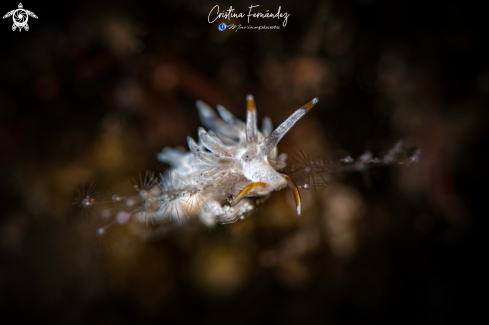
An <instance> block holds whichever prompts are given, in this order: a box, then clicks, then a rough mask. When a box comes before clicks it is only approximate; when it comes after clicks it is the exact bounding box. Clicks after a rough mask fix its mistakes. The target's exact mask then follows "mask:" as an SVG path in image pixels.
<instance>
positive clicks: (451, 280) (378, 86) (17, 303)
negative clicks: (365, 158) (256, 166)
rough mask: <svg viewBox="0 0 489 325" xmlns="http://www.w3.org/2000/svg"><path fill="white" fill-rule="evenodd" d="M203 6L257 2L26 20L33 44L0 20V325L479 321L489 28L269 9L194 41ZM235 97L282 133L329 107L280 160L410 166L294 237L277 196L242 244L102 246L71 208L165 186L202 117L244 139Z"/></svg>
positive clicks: (311, 218) (221, 235)
mask: <svg viewBox="0 0 489 325" xmlns="http://www.w3.org/2000/svg"><path fill="white" fill-rule="evenodd" d="M216 4H218V5H219V6H220V8H221V11H223V10H226V9H228V7H229V5H232V6H233V8H235V12H244V13H246V12H247V7H248V6H249V5H251V4H253V5H256V4H258V3H257V2H236V1H228V2H226V3H219V2H209V1H202V2H199V1H154V2H144V1H129V0H128V1H104V2H101V1H98V2H97V1H84V2H80V3H74V2H64V3H61V2H60V3H54V2H51V3H50V2H49V1H35V2H34V1H30V2H23V5H24V9H28V10H31V11H33V12H34V13H35V14H36V15H37V16H38V17H39V19H34V18H30V19H29V26H30V30H29V31H28V32H25V31H22V32H21V33H19V32H18V31H15V32H12V30H11V26H12V19H11V18H8V19H4V20H2V21H1V25H0V37H1V40H2V45H1V54H0V55H1V57H0V168H1V171H0V183H1V186H0V191H1V198H2V199H1V201H2V209H1V219H0V258H1V260H0V306H1V307H0V316H1V318H2V323H5V321H6V323H9V324H10V323H16V324H18V323H19V322H23V321H28V322H30V323H32V322H41V321H47V322H49V323H80V324H86V323H104V324H105V323H107V322H110V323H149V322H152V323H155V322H159V323H165V322H172V323H173V322H180V323H186V322H189V321H193V322H198V323H200V324H210V323H213V324H214V323H218V322H228V323H233V324H234V323H243V324H244V323H250V322H255V323H267V324H269V323H290V324H298V323H308V324H309V323H312V324H319V323H321V324H323V323H326V324H358V323H360V322H365V321H368V322H377V323H379V322H381V323H390V324H392V323H395V324H399V323H402V324H404V323H410V324H412V323H423V324H428V323H429V324H446V323H460V322H464V323H466V322H472V321H473V320H475V319H476V316H477V315H478V314H479V313H480V312H481V311H482V310H483V308H484V306H485V304H484V305H483V302H485V301H486V300H487V299H486V298H485V291H484V290H483V286H482V283H483V280H482V273H483V270H482V261H483V260H484V259H485V257H486V254H485V253H484V251H483V249H482V248H483V247H482V240H481V239H480V238H481V237H482V234H483V232H484V231H485V230H484V228H483V227H482V224H481V219H482V216H483V215H486V214H487V212H485V208H486V205H485V204H483V200H482V199H486V195H485V194H486V193H487V190H486V184H487V183H486V182H485V181H486V180H487V174H486V168H487V167H486V166H487V163H488V162H489V160H488V156H487V150H486V149H483V148H482V140H483V138H484V137H485V135H486V132H485V131H486V130H485V129H486V126H487V123H486V118H487V109H486V105H487V101H488V99H489V61H488V56H487V52H486V51H485V50H484V48H483V46H484V45H485V43H486V38H487V37H486V35H487V30H488V28H487V26H486V18H485V16H486V14H485V11H484V10H482V8H477V7H473V6H470V5H468V4H465V2H461V1H445V2H440V3H439V4H434V3H427V2H425V1H380V0H379V1H376V0H363V1H360V0H359V1H310V2H306V1H281V2H280V3H279V2H278V1H270V2H266V3H261V2H260V3H259V4H260V7H259V9H260V10H261V11H265V10H267V9H269V10H270V12H274V11H276V10H277V8H278V6H279V5H281V6H282V12H284V11H286V12H288V13H289V14H290V17H289V19H288V24H287V26H286V27H281V29H280V30H270V31H266V30H262V31H256V30H241V31H238V32H233V31H230V30H226V31H223V32H220V31H218V28H217V26H218V24H219V23H220V22H221V20H217V21H216V22H215V23H213V24H209V23H208V22H207V15H208V13H209V11H210V9H211V8H212V7H213V6H214V5H216ZM17 5H18V3H17V2H13V1H11V2H8V1H4V2H2V4H1V6H0V7H1V8H0V9H1V10H0V11H2V12H3V13H2V15H3V14H5V13H6V12H8V11H10V10H12V9H15V8H17ZM257 10H258V9H257V8H255V11H257ZM225 22H226V23H227V24H229V23H231V22H228V21H225ZM233 23H241V24H243V25H244V24H246V20H242V21H240V22H235V21H233ZM281 23H282V20H274V19H264V20H258V19H254V20H253V21H251V24H252V25H265V24H266V25H281ZM248 93H252V94H253V95H254V96H255V100H256V103H257V108H258V114H259V118H260V119H261V118H262V117H263V116H265V115H268V116H270V117H271V118H272V121H273V122H274V125H278V123H280V122H281V121H283V120H284V119H285V118H286V117H287V116H288V115H289V114H291V113H292V112H293V111H294V110H295V109H296V108H298V107H299V106H300V105H301V104H302V103H304V102H305V101H307V100H309V99H311V98H312V97H316V96H317V97H319V98H320V102H319V104H318V105H317V106H316V107H315V108H314V109H313V110H312V111H311V112H310V113H309V114H308V115H307V116H306V117H304V118H303V120H301V121H300V122H299V123H298V124H297V125H296V126H295V127H294V128H293V129H292V131H291V132H290V133H289V134H288V135H287V136H286V137H285V138H284V139H283V141H282V142H281V143H280V145H279V149H280V150H281V151H285V152H288V153H289V154H290V157H291V158H290V159H291V161H293V160H294V157H297V155H296V154H297V152H300V151H302V152H305V153H306V155H307V156H308V157H310V158H311V157H319V156H321V157H323V158H324V159H326V160H328V159H337V158H341V157H344V156H346V155H351V156H353V157H357V156H359V155H360V154H362V153H363V152H364V151H366V150H370V151H372V152H373V153H374V154H376V155H377V154H379V155H381V154H382V152H385V150H387V149H388V148H389V147H390V146H392V145H393V144H394V143H395V142H396V141H397V140H398V139H406V140H409V141H411V142H413V143H415V144H416V145H417V146H418V147H420V148H421V152H422V154H421V160H420V163H419V164H416V165H412V166H409V167H406V166H391V167H385V168H377V169H372V170H370V171H368V172H364V173H353V174H349V175H346V176H344V177H341V178H340V177H336V175H331V181H330V182H329V186H327V187H320V188H317V189H316V190H313V191H304V192H303V198H304V210H303V214H304V215H303V216H302V217H301V218H297V217H296V216H295V215H294V207H293V202H292V197H291V195H290V193H287V192H286V191H282V192H279V193H274V195H273V196H272V198H271V199H270V200H269V202H267V204H266V205H264V207H263V208H261V209H259V210H258V211H257V212H256V213H255V214H253V215H252V216H250V217H249V218H248V219H246V220H244V221H240V222H238V223H236V224H233V225H224V226H216V227H214V228H211V229H208V228H206V227H205V226H203V225H200V224H199V223H198V222H188V223H186V224H183V225H177V226H166V227H163V228H161V229H162V230H159V228H158V227H149V228H146V227H145V226H141V225H137V224H131V225H127V226H124V227H122V226H119V227H114V228H113V229H111V231H110V233H108V234H107V236H104V237H103V238H100V237H97V235H96V229H97V227H98V226H97V224H98V222H99V220H98V217H97V214H96V210H89V211H85V210H83V211H82V210H80V209H79V208H78V205H79V203H80V200H79V198H80V197H82V198H83V197H84V195H86V194H87V188H88V187H89V186H90V184H92V183H95V184H96V190H94V191H93V192H92V193H88V194H90V195H92V196H93V197H95V199H96V201H97V200H102V199H101V198H102V197H104V196H107V195H110V194H111V193H114V192H117V188H118V186H119V184H121V183H124V182H127V181H128V180H130V179H131V177H134V178H136V179H137V178H138V175H139V173H144V171H145V170H152V171H156V172H161V171H163V170H164V169H165V168H166V166H165V165H164V164H162V163H160V162H158V161H157V160H156V154H157V153H158V152H159V151H160V150H161V149H162V148H163V147H165V146H186V140H185V139H186V136H187V135H191V136H193V137H194V138H195V136H196V133H197V127H198V126H199V125H200V124H199V121H198V117H197V111H196V109H195V106H194V101H195V100H197V99H202V100H204V101H206V102H207V103H209V104H211V105H212V106H215V105H216V104H218V103H220V104H223V105H225V106H226V107H228V108H229V109H230V110H231V111H232V112H233V113H234V114H235V115H236V116H238V117H240V118H242V119H243V118H244V115H245V96H246V94H248ZM297 159H298V160H299V161H298V164H300V163H301V161H300V158H297ZM311 159H312V158H311ZM478 185H480V186H478ZM477 198H479V199H481V200H480V201H478V200H477ZM73 202H74V203H73ZM477 202H481V203H477ZM148 229H151V231H150V232H149V234H148Z"/></svg>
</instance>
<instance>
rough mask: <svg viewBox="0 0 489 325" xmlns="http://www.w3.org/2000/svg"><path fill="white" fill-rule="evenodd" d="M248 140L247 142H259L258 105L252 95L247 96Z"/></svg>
mask: <svg viewBox="0 0 489 325" xmlns="http://www.w3.org/2000/svg"><path fill="white" fill-rule="evenodd" d="M246 107H247V113H246V142H247V144H257V143H258V135H257V134H258V127H257V125H256V123H257V122H256V105H255V99H254V98H253V96H252V95H248V96H246Z"/></svg>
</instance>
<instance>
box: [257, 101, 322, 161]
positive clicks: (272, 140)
mask: <svg viewBox="0 0 489 325" xmlns="http://www.w3.org/2000/svg"><path fill="white" fill-rule="evenodd" d="M318 101H319V99H318V98H317V97H315V98H313V99H311V100H310V101H309V102H307V103H306V104H304V105H302V106H301V107H300V108H299V109H298V110H296V111H295V112H294V113H293V114H292V115H290V116H289V117H288V118H287V119H286V120H285V121H284V122H282V124H280V125H279V126H278V127H277V128H276V129H275V130H274V131H273V132H272V133H271V134H270V135H269V136H268V137H267V138H266V139H265V141H263V142H262V143H261V144H260V150H262V152H263V153H265V154H266V155H268V154H269V153H270V152H271V151H272V150H273V148H275V147H276V146H277V144H278V143H279V142H280V140H281V139H282V138H283V136H284V135H285V134H286V133H287V132H289V130H290V129H291V128H292V127H293V126H294V124H295V123H297V121H299V120H300V119H301V118H302V117H303V116H304V115H306V113H307V112H309V111H310V110H311V108H313V107H314V105H316V104H317V102H318Z"/></svg>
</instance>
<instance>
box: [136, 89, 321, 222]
mask: <svg viewBox="0 0 489 325" xmlns="http://www.w3.org/2000/svg"><path fill="white" fill-rule="evenodd" d="M246 102H247V114H246V123H245V122H243V121H241V120H239V119H237V118H236V117H235V116H234V115H233V114H231V113H230V112H229V111H228V110H227V109H226V108H224V107H223V106H221V105H218V106H217V112H218V113H219V115H220V118H219V116H218V115H217V114H216V112H215V111H214V110H213V109H212V108H210V107H209V106H208V105H207V104H205V103H204V102H202V101H197V103H196V104H197V109H198V111H199V116H200V119H201V121H202V124H203V126H204V127H205V128H207V130H206V129H204V128H202V127H200V128H199V130H198V142H195V141H194V139H192V138H191V137H188V138H187V142H188V147H189V149H190V151H187V152H186V151H183V150H179V149H173V148H168V147H167V148H164V149H163V151H162V152H161V153H159V154H158V159H159V160H160V161H162V162H166V163H168V164H169V165H170V169H169V170H168V171H167V172H165V173H164V174H163V175H162V177H161V180H160V181H158V182H154V183H153V185H152V186H151V187H150V188H148V189H145V190H142V191H141V192H142V193H140V197H141V200H142V202H141V203H142V205H141V207H142V209H141V210H140V211H139V212H138V213H137V215H138V218H139V220H142V221H145V222H148V221H150V222H158V221H164V220H168V219H172V218H178V219H180V218H182V217H184V216H188V217H191V216H197V215H198V216H199V217H200V219H201V221H202V222H203V223H204V224H206V225H209V226H212V225H214V224H216V223H232V222H235V221H237V220H238V219H240V218H241V219H242V218H244V217H245V216H247V215H249V214H250V213H251V212H252V211H253V210H254V209H255V207H256V206H257V204H258V202H260V201H261V199H262V198H264V197H267V196H269V195H270V194H271V193H272V192H273V191H278V190H281V189H283V188H285V187H289V188H290V189H291V190H292V192H293V194H294V198H295V201H296V211H297V214H298V215H300V214H301V198H300V194H299V190H298V188H297V186H296V184H295V183H294V181H293V180H292V178H290V177H289V176H287V175H285V174H283V173H281V172H280V171H281V170H282V169H283V168H285V167H286V166H287V163H286V160H287V154H285V153H281V154H279V153H278V149H277V144H278V143H279V142H280V140H281V139H282V138H283V137H284V135H285V134H286V133H287V132H288V131H289V130H290V129H291V128H292V127H293V126H294V124H295V123H297V121H299V120H300V119H301V118H302V117H303V116H304V115H305V114H306V113H307V112H309V110H311V108H313V107H314V105H316V104H317V102H318V98H313V99H311V100H310V101H309V102H307V103H306V104H304V105H302V106H301V107H300V108H299V109H297V110H296V111H295V112H294V113H293V114H292V115H290V116H289V117H288V118H287V119H286V120H285V121H284V122H283V123H282V124H280V125H279V126H278V127H277V128H276V129H275V130H273V127H272V122H271V120H270V119H269V118H268V117H265V118H264V119H263V123H262V128H261V131H260V130H259V129H258V127H257V113H256V106H255V101H254V98H253V96H252V95H248V96H247V97H246Z"/></svg>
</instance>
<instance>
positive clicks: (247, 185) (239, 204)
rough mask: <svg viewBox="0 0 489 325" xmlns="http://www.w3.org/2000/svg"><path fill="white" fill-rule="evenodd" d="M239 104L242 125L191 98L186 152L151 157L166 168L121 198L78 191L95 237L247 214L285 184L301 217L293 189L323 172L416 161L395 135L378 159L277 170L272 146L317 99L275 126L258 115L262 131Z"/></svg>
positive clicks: (282, 162) (306, 162)
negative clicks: (194, 122)
mask: <svg viewBox="0 0 489 325" xmlns="http://www.w3.org/2000/svg"><path fill="white" fill-rule="evenodd" d="M246 101H247V116H246V123H245V122H243V121H240V120H239V119H237V118H236V117H235V116H234V115H233V114H231V113H230V112H229V111H228V110H227V109H226V108H224V107H223V106H220V105H218V106H217V111H218V113H219V115H220V116H221V117H220V118H219V117H218V115H217V114H216V113H215V112H214V110H212V109H211V108H210V107H209V106H208V105H207V104H205V103H203V102H201V101H197V109H198V111H199V115H200V119H201V121H202V124H203V125H204V127H206V128H207V129H208V131H206V129H204V128H202V127H200V128H199V129H198V142H195V141H194V139H192V138H191V137H188V138H187V143H188V146H189V149H190V151H184V150H181V149H173V148H168V147H167V148H164V149H163V151H162V152H161V153H159V154H158V156H157V157H158V159H159V160H160V161H162V162H165V163H168V164H169V165H170V169H169V170H167V171H166V172H165V173H163V174H161V175H160V177H159V178H158V177H155V176H154V175H153V174H151V173H150V174H148V173H147V174H146V176H145V177H144V178H141V179H140V184H138V185H133V186H132V190H131V191H130V192H131V194H129V195H128V196H125V195H122V194H121V195H116V194H114V195H112V198H111V200H110V202H109V201H106V202H104V201H100V202H99V201H98V200H97V199H95V198H94V196H95V195H96V193H93V187H94V185H92V186H90V188H89V189H88V191H87V192H86V193H85V191H83V192H84V195H81V193H80V195H79V198H78V200H77V201H78V203H79V206H80V207H83V208H87V209H90V208H92V207H93V206H94V205H97V206H99V207H100V210H99V211H100V217H101V220H102V221H103V223H104V225H103V226H101V227H100V228H98V229H97V234H98V235H100V236H102V235H104V234H105V233H106V230H107V229H108V228H109V227H111V226H112V225H115V224H126V223H128V222H129V221H131V220H138V221H140V222H142V223H145V224H161V223H163V222H166V221H180V222H184V221H186V220H187V219H188V218H192V217H199V218H200V220H201V221H202V223H204V224H205V225H207V226H213V225H215V224H217V223H221V224H224V223H233V222H236V221H238V220H240V219H244V218H245V217H246V216H248V215H249V214H251V213H252V212H253V211H254V210H255V208H256V207H257V205H258V204H260V203H261V202H263V201H264V199H266V198H268V197H269V196H270V194H271V193H272V192H273V191H278V190H281V189H283V188H285V187H289V188H290V189H291V190H292V193H293V195H294V198H295V202H296V212H297V215H300V214H301V197H300V194H299V188H302V189H310V188H315V187H318V186H324V185H326V184H327V180H326V178H325V176H326V175H327V174H340V173H345V172H355V171H364V170H367V169H369V168H373V167H379V166H388V165H406V166H407V165H411V164H413V163H417V162H418V161H419V159H420V158H419V157H420V154H421V151H420V149H419V148H417V147H416V146H413V145H411V144H410V143H409V142H406V141H403V140H399V141H398V142H397V143H396V144H395V145H394V147H392V148H391V149H390V150H388V151H387V152H386V153H385V154H384V155H383V156H380V157H374V156H373V154H372V153H371V152H366V153H364V154H362V155H361V156H360V157H359V158H358V159H353V158H351V157H350V156H348V157H345V158H343V159H340V160H337V161H323V159H321V158H317V159H310V158H308V157H307V156H306V155H303V156H304V157H303V158H304V159H302V160H303V161H302V162H301V163H300V165H298V166H293V165H292V166H290V167H289V168H288V170H287V175H286V174H285V173H284V172H283V170H284V168H285V167H287V163H286V160H287V154H286V153H281V154H279V153H278V149H277V144H278V143H279V142H280V140H281V139H282V138H283V137H284V135H285V134H286V133H287V132H288V131H289V130H290V129H291V128H292V127H293V126H294V125H295V123H297V121H299V120H300V119H301V118H302V117H303V116H304V115H305V114H306V113H307V112H309V110H311V108H312V107H314V105H316V104H317V102H318V99H317V98H313V99H311V100H310V101H309V102H307V103H306V104H304V105H303V106H301V107H300V108H299V109H297V110H296V111H295V112H294V113H293V114H292V115H290V116H289V117H288V118H287V119H286V120H285V121H284V122H283V123H282V124H280V125H279V126H278V127H277V128H276V129H275V130H273V127H272V122H271V121H270V119H269V118H268V117H265V118H264V119H263V123H262V128H261V131H260V130H259V129H258V127H257V115H256V106H255V101H254V99H253V96H251V95H248V96H247V97H246ZM293 179H295V180H296V182H297V184H298V185H296V182H294V180H293ZM134 190H136V193H137V194H135V193H134ZM102 207H104V208H102ZM114 216H115V217H114Z"/></svg>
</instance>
